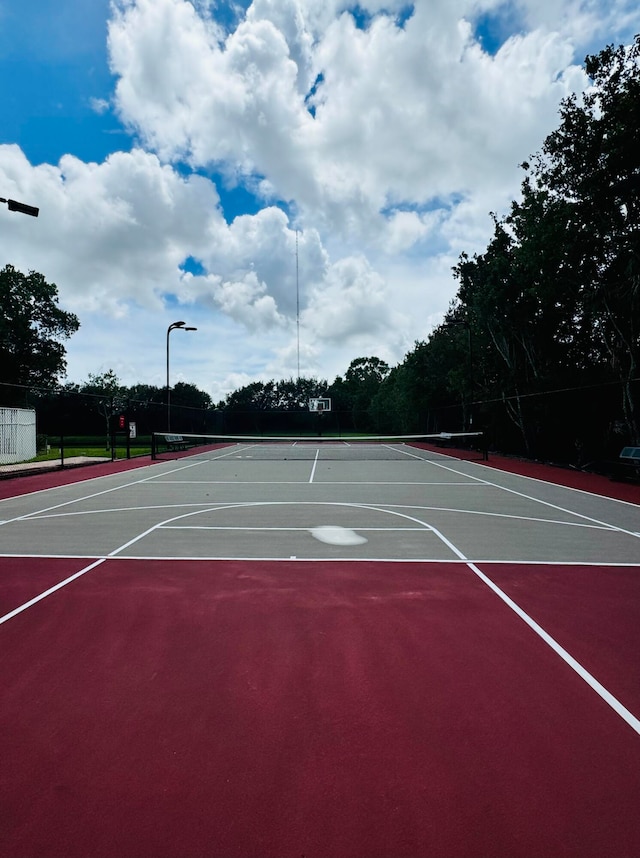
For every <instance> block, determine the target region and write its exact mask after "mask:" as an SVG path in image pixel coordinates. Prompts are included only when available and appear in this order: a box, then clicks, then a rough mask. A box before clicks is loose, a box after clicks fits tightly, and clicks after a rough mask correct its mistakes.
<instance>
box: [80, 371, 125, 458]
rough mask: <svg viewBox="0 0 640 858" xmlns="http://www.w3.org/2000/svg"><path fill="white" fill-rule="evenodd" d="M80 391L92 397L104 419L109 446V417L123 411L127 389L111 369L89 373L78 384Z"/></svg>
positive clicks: (108, 444)
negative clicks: (82, 381) (83, 381)
mask: <svg viewBox="0 0 640 858" xmlns="http://www.w3.org/2000/svg"><path fill="white" fill-rule="evenodd" d="M80 392H81V393H84V394H89V395H90V396H92V397H94V402H95V408H96V409H97V410H98V411H99V412H100V414H101V415H102V416H103V418H104V421H105V433H106V446H107V447H109V446H110V440H111V418H112V417H113V415H114V414H117V413H118V412H120V411H124V410H125V409H126V406H127V391H126V388H125V387H123V386H122V383H121V381H120V379H119V378H118V376H117V375H116V374H115V372H114V371H113V370H112V369H108V370H107V371H106V372H103V373H102V374H101V375H96V374H93V373H90V374H89V377H88V379H87V381H86V382H85V383H84V384H83V385H81V386H80Z"/></svg>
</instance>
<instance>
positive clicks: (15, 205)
mask: <svg viewBox="0 0 640 858" xmlns="http://www.w3.org/2000/svg"><path fill="white" fill-rule="evenodd" d="M0 203H6V204H7V208H8V209H9V211H10V212H20V213H21V214H26V215H31V217H38V214H39V212H40V209H38V208H36V207H35V206H28V205H26V203H19V202H18V201H17V200H6V199H5V198H4V197H0Z"/></svg>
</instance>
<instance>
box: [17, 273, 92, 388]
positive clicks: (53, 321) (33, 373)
mask: <svg viewBox="0 0 640 858" xmlns="http://www.w3.org/2000/svg"><path fill="white" fill-rule="evenodd" d="M79 327H80V322H79V321H78V318H77V317H76V316H75V315H74V314H73V313H68V312H66V311H64V310H61V309H60V307H58V287H57V286H56V285H55V283H47V281H46V280H45V279H44V277H43V275H42V274H38V273H37V272H35V271H30V272H29V274H26V275H25V274H22V273H21V272H20V271H17V270H16V269H15V268H14V267H13V266H12V265H7V266H5V267H4V268H3V269H2V270H1V271H0V381H2V382H4V383H5V384H22V385H28V386H39V387H53V386H55V385H56V383H57V382H58V380H59V378H60V377H61V376H62V375H64V373H65V370H66V360H65V354H66V353H65V349H64V346H63V345H62V343H60V342H59V341H58V340H59V339H68V338H69V337H70V336H71V334H73V333H75V331H77V330H78V328H79Z"/></svg>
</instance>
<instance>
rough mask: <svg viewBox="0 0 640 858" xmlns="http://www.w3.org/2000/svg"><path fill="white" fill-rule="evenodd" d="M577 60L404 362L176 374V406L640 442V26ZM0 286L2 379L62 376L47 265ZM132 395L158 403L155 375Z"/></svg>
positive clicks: (534, 438)
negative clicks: (543, 129) (311, 370)
mask: <svg viewBox="0 0 640 858" xmlns="http://www.w3.org/2000/svg"><path fill="white" fill-rule="evenodd" d="M585 70H586V72H587V74H588V76H589V77H590V79H591V82H592V86H591V87H590V88H589V89H588V90H587V91H586V92H585V93H584V94H583V95H581V96H579V97H578V96H576V95H572V96H570V97H569V98H567V99H565V100H564V101H563V102H562V103H561V106H560V111H559V116H560V122H559V127H558V128H557V130H555V131H554V132H552V133H551V134H550V135H549V136H548V137H547V138H546V140H545V141H544V143H543V146H542V148H541V150H540V151H539V152H537V153H536V154H534V155H532V156H530V157H529V160H528V161H525V162H523V164H522V165H521V166H522V170H523V172H524V178H523V181H522V185H521V193H520V197H519V199H518V200H516V201H513V202H512V203H511V206H510V208H509V211H508V213H507V214H506V215H504V216H502V217H498V216H497V215H495V214H491V218H492V222H493V235H492V238H491V240H490V241H489V243H488V245H487V247H486V249H485V250H484V251H483V252H482V253H476V254H474V255H472V256H470V255H469V254H467V253H462V254H461V255H460V257H459V259H458V262H457V264H456V265H455V266H454V268H453V272H452V276H453V278H454V280H455V282H456V283H457V293H456V296H455V299H454V300H453V301H452V303H451V305H450V307H449V309H448V311H447V312H446V314H445V316H444V319H443V321H442V323H441V324H440V325H439V326H438V327H437V328H436V329H435V330H434V331H432V332H431V334H430V335H429V336H428V337H427V338H426V339H425V340H424V341H418V342H416V343H415V344H414V347H413V348H412V349H411V350H410V351H409V352H408V353H407V354H406V355H405V357H404V359H403V360H402V361H401V362H400V363H399V364H398V365H397V366H394V367H390V366H389V365H388V364H387V363H385V361H383V360H381V359H380V358H377V357H375V356H369V357H359V358H356V359H355V360H353V361H352V362H351V364H350V366H349V367H348V369H347V371H346V373H345V375H344V376H338V377H337V378H336V379H335V380H334V381H333V382H331V383H329V382H328V381H327V380H325V379H315V378H301V379H288V380H282V381H275V380H272V381H268V382H253V383H251V384H249V385H246V386H245V387H242V388H240V389H238V390H236V391H233V392H232V393H230V394H229V395H228V396H227V397H226V398H225V399H224V400H223V401H222V402H219V403H218V404H217V405H216V407H215V408H212V403H211V401H210V399H209V398H208V396H207V394H205V393H203V392H202V391H198V389H197V388H195V387H194V386H193V385H182V387H183V388H184V389H183V390H181V389H180V387H181V386H180V385H176V387H175V388H174V389H173V390H172V395H171V398H172V402H174V403H175V404H176V405H178V404H180V403H181V402H182V399H181V394H182V393H184V397H183V399H184V404H188V405H189V407H193V408H199V409H205V410H208V411H213V412H215V413H216V415H217V419H216V421H214V424H215V428H216V429H221V428H231V427H232V426H234V425H244V424H246V422H247V420H248V419H249V418H246V419H245V420H244V424H243V419H242V418H241V415H252V419H253V420H255V415H256V414H266V413H268V412H273V413H276V414H283V413H286V412H288V413H290V414H291V413H301V412H302V411H305V410H308V401H309V399H310V398H312V397H316V396H330V397H331V398H332V402H333V409H334V413H335V415H338V414H340V415H342V421H343V422H342V425H343V426H344V427H345V428H346V425H347V423H348V424H349V428H352V429H354V430H355V431H378V432H381V433H394V432H403V433H410V432H437V431H443V430H452V429H461V428H466V429H479V428H482V429H484V430H486V432H487V433H488V436H489V439H490V441H492V442H493V444H494V446H496V447H498V448H500V449H503V450H506V451H510V452H514V453H522V454H526V455H529V456H538V457H545V458H554V459H562V460H566V461H571V462H572V463H574V464H585V463H586V462H587V461H588V460H589V459H595V458H598V457H600V456H602V455H603V454H605V453H607V454H609V455H611V454H613V453H614V452H615V449H616V447H619V446H621V445H622V444H627V443H631V444H635V445H638V444H640V378H639V372H638V364H639V360H640V147H639V146H638V145H637V129H638V128H639V127H640V36H636V38H635V40H634V42H633V44H632V45H631V46H629V47H622V46H621V47H617V48H616V47H614V46H609V47H607V48H605V49H604V50H603V51H601V52H600V53H598V54H595V55H592V56H588V57H587V58H586V60H585ZM0 287H1V290H2V291H1V293H0V295H1V298H2V309H3V317H4V318H3V320H2V321H0V325H1V327H0V358H1V361H2V362H1V364H0V366H1V369H0V381H2V382H5V383H14V384H43V385H45V386H46V385H47V384H49V385H51V384H52V383H55V381H56V379H58V378H59V377H60V376H61V375H62V374H63V372H64V348H63V346H62V345H61V344H60V343H59V342H58V340H59V339H60V338H64V337H68V336H70V335H71V334H72V333H73V332H74V331H75V330H77V328H78V325H79V322H78V320H77V318H76V317H75V316H73V314H67V313H64V311H62V310H60V309H59V308H58V307H57V303H56V289H55V286H50V285H49V284H47V283H46V282H45V281H44V278H43V277H42V275H38V274H35V273H34V272H31V273H30V274H29V275H27V276H26V277H25V276H24V275H20V273H19V272H16V271H15V269H13V268H12V267H11V266H7V267H6V268H5V269H4V270H3V271H2V272H0ZM34 295H38V296H40V298H41V299H42V305H41V304H40V303H39V299H38V300H35V299H34V297H33V296H34ZM25 308H26V309H25ZM43 308H44V309H43ZM21 312H23V313H24V312H26V313H27V321H26V322H24V320H22V319H21V317H20V313H21ZM29 314H31V315H30V317H29ZM110 388H114V390H112V391H111V394H109V395H110V396H112V397H113V396H114V395H116V394H117V395H118V396H122V395H124V394H123V388H122V386H121V385H119V382H118V380H117V378H115V376H114V374H112V375H111V376H110V374H109V373H107V374H103V376H90V377H89V379H88V380H87V382H86V383H85V384H84V385H80V386H78V392H84V393H87V394H91V393H92V392H93V393H95V395H96V396H98V395H103V396H104V395H105V392H108V391H109V390H110ZM115 388H117V391H115ZM125 393H126V395H127V397H130V398H133V399H136V400H139V401H147V402H160V403H162V402H163V401H166V391H165V390H164V389H163V388H152V387H150V386H148V385H135V386H134V387H133V388H129V389H128V390H127V391H125ZM333 419H334V422H335V420H336V419H337V418H336V417H334V418H333ZM209 425H211V424H209ZM263 425H264V424H263ZM273 425H276V424H275V423H274V424H273Z"/></svg>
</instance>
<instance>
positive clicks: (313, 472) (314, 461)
mask: <svg viewBox="0 0 640 858" xmlns="http://www.w3.org/2000/svg"><path fill="white" fill-rule="evenodd" d="M319 455H320V450H319V449H318V450H316V457H315V459H314V460H313V468H311V476H310V477H309V482H310V483H312V482H313V475H314V474H315V472H316V466H317V464H318V456H319Z"/></svg>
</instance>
